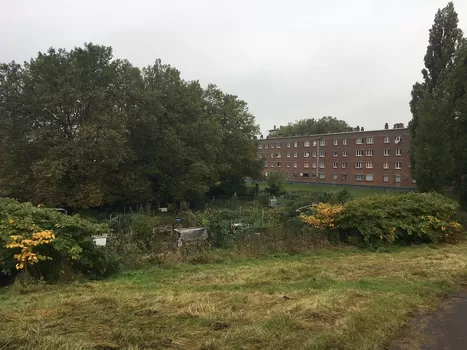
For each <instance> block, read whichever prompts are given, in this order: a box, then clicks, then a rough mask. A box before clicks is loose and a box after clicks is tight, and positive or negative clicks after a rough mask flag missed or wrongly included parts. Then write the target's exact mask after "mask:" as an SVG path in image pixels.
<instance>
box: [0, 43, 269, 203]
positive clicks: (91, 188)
mask: <svg viewBox="0 0 467 350" xmlns="http://www.w3.org/2000/svg"><path fill="white" fill-rule="evenodd" d="M0 126H1V127H0V164H1V167H0V196H10V197H14V198H17V199H19V200H21V201H32V202H33V203H41V204H45V205H49V206H66V207H70V208H86V207H97V206H105V205H113V204H118V203H127V204H129V203H145V202H163V201H167V202H176V201H181V200H190V199H193V198H198V197H199V196H202V195H203V194H204V193H206V191H208V190H209V189H210V188H212V187H213V186H215V185H216V184H217V185H218V184H219V183H222V182H226V183H229V182H238V181H239V179H241V178H243V177H245V176H252V177H255V176H258V174H259V172H260V169H261V166H262V164H261V163H260V162H259V160H258V159H257V155H256V147H255V145H254V144H253V143H252V142H251V140H252V139H253V138H254V137H255V135H257V134H258V126H257V125H256V124H255V119H254V116H253V115H252V114H251V113H250V112H249V110H248V106H247V104H246V103H245V102H244V101H242V100H240V99H238V97H237V96H234V95H231V94H226V93H224V92H222V91H221V90H220V89H219V88H217V87H216V86H215V85H209V86H208V87H207V88H203V87H202V86H201V85H200V84H199V82H198V81H185V80H183V79H182V78H181V76H180V72H179V71H178V70H177V69H175V68H173V67H171V66H170V65H165V64H162V63H161V61H160V60H156V61H155V63H154V64H153V65H151V66H148V67H144V68H142V69H140V68H138V67H135V66H133V65H132V64H131V63H130V62H128V61H127V60H121V59H114V58H113V54H112V48H111V47H105V46H99V45H94V44H91V43H89V44H85V45H84V47H78V48H74V49H72V50H70V51H67V50H64V49H58V50H56V49H53V48H50V49H49V50H48V51H47V52H45V53H41V52H40V53H39V54H38V55H37V57H35V58H32V59H31V60H30V61H29V62H25V63H24V64H18V63H15V62H11V63H5V64H0Z"/></svg>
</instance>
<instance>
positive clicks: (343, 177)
mask: <svg viewBox="0 0 467 350" xmlns="http://www.w3.org/2000/svg"><path fill="white" fill-rule="evenodd" d="M341 179H342V181H347V174H345V173H344V174H342V175H341Z"/></svg>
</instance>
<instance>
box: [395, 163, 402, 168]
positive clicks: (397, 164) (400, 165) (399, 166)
mask: <svg viewBox="0 0 467 350" xmlns="http://www.w3.org/2000/svg"><path fill="white" fill-rule="evenodd" d="M394 169H402V162H395V163H394Z"/></svg>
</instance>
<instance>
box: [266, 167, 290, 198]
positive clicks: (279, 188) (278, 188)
mask: <svg viewBox="0 0 467 350" xmlns="http://www.w3.org/2000/svg"><path fill="white" fill-rule="evenodd" d="M285 185H286V181H285V175H284V174H283V173H279V172H277V173H271V174H269V176H268V189H267V190H268V191H269V192H270V193H271V194H273V195H275V196H278V195H281V194H284V193H285Z"/></svg>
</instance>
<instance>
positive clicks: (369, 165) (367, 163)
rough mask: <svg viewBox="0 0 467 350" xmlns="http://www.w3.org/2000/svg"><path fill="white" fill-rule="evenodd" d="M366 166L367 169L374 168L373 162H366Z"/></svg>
mask: <svg viewBox="0 0 467 350" xmlns="http://www.w3.org/2000/svg"><path fill="white" fill-rule="evenodd" d="M365 168H367V169H373V162H366V164H365Z"/></svg>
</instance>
